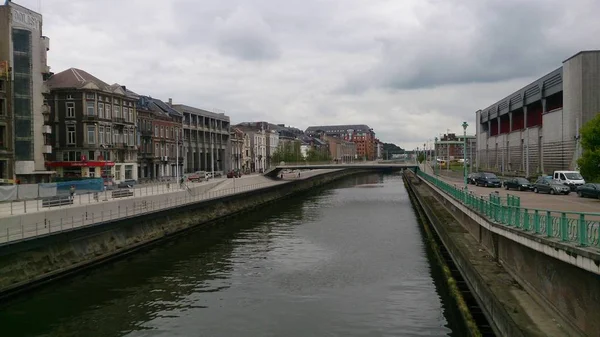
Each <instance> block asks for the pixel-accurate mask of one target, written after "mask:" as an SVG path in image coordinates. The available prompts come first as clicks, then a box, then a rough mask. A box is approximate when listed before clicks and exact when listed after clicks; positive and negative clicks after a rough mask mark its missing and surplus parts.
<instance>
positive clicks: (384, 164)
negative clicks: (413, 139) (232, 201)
mask: <svg viewBox="0 0 600 337" xmlns="http://www.w3.org/2000/svg"><path fill="white" fill-rule="evenodd" d="M417 168H418V164H417V163H415V162H405V161H380V162H367V163H344V164H331V163H326V164H301V163H300V164H285V165H277V166H275V167H274V168H272V169H270V170H269V171H267V172H265V173H264V175H265V176H266V177H271V178H274V177H277V176H278V175H279V172H280V171H281V170H337V169H362V170H364V169H371V170H381V171H399V170H406V169H410V170H413V171H414V170H416V169H417Z"/></svg>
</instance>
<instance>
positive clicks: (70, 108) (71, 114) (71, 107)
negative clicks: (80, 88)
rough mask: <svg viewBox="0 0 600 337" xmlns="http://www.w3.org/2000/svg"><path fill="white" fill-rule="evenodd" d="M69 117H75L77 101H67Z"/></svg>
mask: <svg viewBox="0 0 600 337" xmlns="http://www.w3.org/2000/svg"><path fill="white" fill-rule="evenodd" d="M67 117H69V118H75V102H67Z"/></svg>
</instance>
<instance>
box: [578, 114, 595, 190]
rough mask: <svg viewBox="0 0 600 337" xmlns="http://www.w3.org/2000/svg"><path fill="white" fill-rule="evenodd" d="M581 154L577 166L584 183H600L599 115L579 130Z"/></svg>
mask: <svg viewBox="0 0 600 337" xmlns="http://www.w3.org/2000/svg"><path fill="white" fill-rule="evenodd" d="M580 136H581V139H580V141H581V147H582V149H583V154H582V156H581V158H579V160H577V164H578V165H579V171H580V172H581V174H582V175H583V177H584V178H585V180H586V181H590V182H600V113H599V114H596V117H594V118H593V119H592V120H590V121H589V122H587V123H585V125H584V126H583V127H582V128H581V133H580Z"/></svg>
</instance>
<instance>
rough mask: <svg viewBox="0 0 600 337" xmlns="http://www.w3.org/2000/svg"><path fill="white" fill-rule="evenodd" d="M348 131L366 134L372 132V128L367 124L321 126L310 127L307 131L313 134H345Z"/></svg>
mask: <svg viewBox="0 0 600 337" xmlns="http://www.w3.org/2000/svg"><path fill="white" fill-rule="evenodd" d="M348 130H354V131H355V132H366V131H371V128H370V127H369V126H368V125H365V124H351V125H321V126H309V127H308V128H307V129H306V132H307V133H313V132H317V131H324V132H325V133H345V132H346V131H348Z"/></svg>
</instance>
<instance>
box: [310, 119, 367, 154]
mask: <svg viewBox="0 0 600 337" xmlns="http://www.w3.org/2000/svg"><path fill="white" fill-rule="evenodd" d="M306 134H307V135H308V136H318V135H320V134H325V135H327V136H333V137H339V138H342V139H344V140H346V141H349V142H353V143H355V144H356V154H357V159H360V160H375V159H376V157H377V147H376V143H375V139H376V138H375V132H374V131H373V129H371V128H370V127H369V126H368V125H364V124H359V125H322V126H310V127H308V128H307V129H306Z"/></svg>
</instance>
